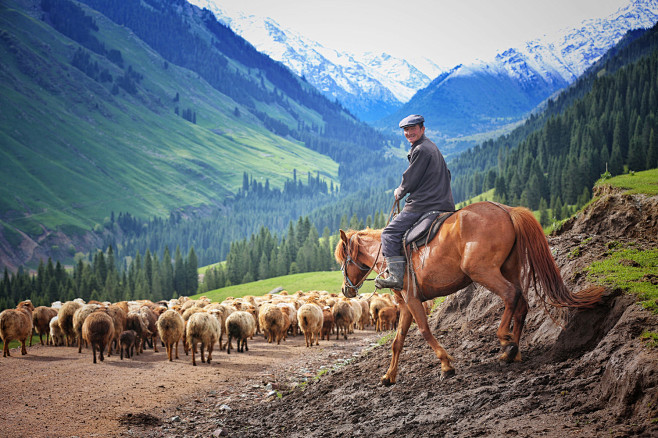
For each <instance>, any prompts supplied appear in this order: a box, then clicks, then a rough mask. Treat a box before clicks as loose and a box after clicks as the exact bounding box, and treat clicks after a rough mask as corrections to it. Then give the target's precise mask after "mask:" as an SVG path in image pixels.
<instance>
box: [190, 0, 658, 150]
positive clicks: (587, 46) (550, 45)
mask: <svg viewBox="0 0 658 438" xmlns="http://www.w3.org/2000/svg"><path fill="white" fill-rule="evenodd" d="M190 2H191V3H194V4H196V5H198V6H200V7H205V8H207V9H209V10H210V11H212V12H213V13H214V14H215V15H216V17H217V18H218V19H219V20H220V21H222V22H224V23H225V24H226V25H228V26H229V27H230V28H231V29H232V30H233V31H234V32H235V33H237V34H238V35H240V36H242V37H243V38H244V39H245V40H247V41H249V42H250V43H251V44H252V45H254V47H256V49H257V50H259V51H260V52H262V53H265V54H267V55H268V56H270V57H271V58H273V59H275V60H277V61H280V62H282V63H283V64H284V65H286V66H287V67H288V68H290V69H291V70H292V71H294V72H295V73H297V74H298V75H300V76H303V77H304V78H306V80H307V81H308V82H309V83H311V84H312V85H314V86H315V87H316V88H317V89H318V90H320V91H321V92H322V93H323V94H325V95H326V96H327V97H329V98H331V99H332V100H333V99H336V100H338V101H339V102H341V103H342V104H343V106H344V107H346V108H347V109H349V110H350V111H351V112H352V113H353V114H355V115H356V116H358V117H359V118H361V119H362V120H365V121H368V122H371V123H373V124H375V125H378V126H382V127H384V126H395V125H396V123H395V121H396V120H399V118H400V117H402V116H404V115H406V114H409V113H410V112H421V113H423V114H426V115H429V116H430V118H435V123H434V127H435V128H436V129H437V130H439V131H441V132H442V133H443V134H445V135H446V136H448V137H453V136H461V135H467V134H471V133H475V132H484V131H488V130H492V129H495V128H497V127H500V126H501V125H505V124H507V123H510V122H515V121H518V120H521V119H522V118H523V117H524V116H525V115H526V114H527V113H528V112H529V111H531V110H532V109H534V108H535V107H536V106H537V105H538V104H539V103H540V102H542V101H543V100H545V99H546V98H547V97H549V96H550V95H552V94H553V93H555V92H556V91H558V90H560V89H562V88H564V87H565V86H567V85H569V84H570V83H572V82H573V81H574V80H575V79H576V78H577V77H578V76H580V75H581V74H582V73H583V72H584V71H585V70H586V69H587V68H588V67H589V66H591V65H592V64H593V63H594V62H595V61H596V60H597V59H599V58H600V57H601V56H602V55H603V54H604V53H605V52H606V51H607V50H609V49H610V48H611V47H612V46H613V45H614V44H616V43H617V42H618V41H619V39H620V38H621V37H622V36H623V35H624V34H625V33H626V32H627V31H629V30H632V29H637V28H648V27H651V26H653V25H654V24H655V23H656V21H658V0H634V1H633V2H631V3H629V4H628V5H627V6H626V7H624V8H621V9H619V10H618V11H617V12H616V13H614V14H611V15H610V16H609V17H606V18H601V19H591V20H587V21H585V22H583V23H582V25H581V26H580V27H577V28H574V29H564V30H562V31H560V32H558V33H557V34H555V35H545V36H543V37H541V38H537V39H534V40H532V41H529V42H526V43H522V44H520V45H518V46H516V47H512V48H509V49H507V50H504V51H501V52H499V53H497V54H493V53H492V56H491V58H489V59H485V60H478V61H476V62H473V63H469V64H468V65H459V66H456V67H455V66H441V65H440V63H439V62H435V61H432V60H429V59H422V60H411V59H406V60H405V59H400V58H395V57H393V56H390V55H387V54H385V53H365V54H352V53H347V52H343V51H338V50H335V49H333V48H329V47H324V46H322V45H321V44H319V43H317V42H315V41H312V40H310V39H308V38H305V37H304V36H302V35H300V34H298V33H296V32H294V31H292V30H290V29H285V28H283V27H282V26H280V25H279V24H278V23H276V22H275V21H274V20H272V19H270V18H266V17H257V16H254V15H245V14H240V13H235V12H233V13H231V15H229V14H228V13H227V12H225V11H223V10H222V9H221V7H218V6H217V5H216V4H215V2H214V1H213V0H190ZM564 13H565V14H566V13H569V12H568V11H565V12H564ZM432 116H434V117H432Z"/></svg>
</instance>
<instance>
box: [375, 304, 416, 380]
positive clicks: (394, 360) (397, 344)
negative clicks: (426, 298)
mask: <svg viewBox="0 0 658 438" xmlns="http://www.w3.org/2000/svg"><path fill="white" fill-rule="evenodd" d="M411 321H412V317H411V312H410V311H409V309H408V308H407V305H406V304H404V303H401V304H400V321H399V323H398V330H397V332H396V333H395V339H394V340H393V345H392V346H391V352H392V355H391V364H390V365H389V367H388V371H386V374H384V377H382V378H381V382H382V383H383V384H384V385H385V386H391V385H393V384H394V383H395V378H396V377H397V375H398V362H399V361H400V352H402V347H403V346H404V339H405V338H406V336H407V332H408V331H409V327H410V326H411Z"/></svg>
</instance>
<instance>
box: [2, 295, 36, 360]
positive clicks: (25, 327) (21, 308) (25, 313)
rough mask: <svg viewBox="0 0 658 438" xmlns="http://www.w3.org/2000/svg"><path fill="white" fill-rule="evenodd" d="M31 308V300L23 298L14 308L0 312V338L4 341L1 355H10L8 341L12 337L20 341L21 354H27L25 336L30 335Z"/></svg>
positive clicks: (32, 306)
mask: <svg viewBox="0 0 658 438" xmlns="http://www.w3.org/2000/svg"><path fill="white" fill-rule="evenodd" d="M33 310H34V305H32V301H30V300H25V301H21V302H20V303H18V306H16V308H15V309H7V310H3V311H2V313H0V338H1V339H2V342H3V343H4V345H3V348H2V357H7V356H11V355H10V354H9V343H10V342H11V341H13V340H14V339H17V340H19V341H20V342H21V354H22V355H25V354H27V347H26V346H25V343H26V342H27V338H28V337H29V336H30V335H32V311H33Z"/></svg>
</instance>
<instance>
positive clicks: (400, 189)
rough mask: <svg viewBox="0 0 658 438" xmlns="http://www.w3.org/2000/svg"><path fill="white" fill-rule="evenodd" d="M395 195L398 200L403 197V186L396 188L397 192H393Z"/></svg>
mask: <svg viewBox="0 0 658 438" xmlns="http://www.w3.org/2000/svg"><path fill="white" fill-rule="evenodd" d="M393 195H394V196H395V200H396V201H399V200H400V199H402V196H403V195H402V187H398V188H397V189H395V192H393Z"/></svg>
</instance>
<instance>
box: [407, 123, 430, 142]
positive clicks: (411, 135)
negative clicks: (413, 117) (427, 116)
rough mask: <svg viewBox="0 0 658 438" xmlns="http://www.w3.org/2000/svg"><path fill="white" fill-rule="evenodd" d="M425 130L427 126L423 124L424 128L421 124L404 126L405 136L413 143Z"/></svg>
mask: <svg viewBox="0 0 658 438" xmlns="http://www.w3.org/2000/svg"><path fill="white" fill-rule="evenodd" d="M424 132H425V126H423V127H422V128H421V127H420V125H411V126H405V127H404V136H405V137H406V138H407V140H408V141H409V143H411V144H414V143H415V142H417V141H418V139H419V138H420V137H422V135H423V133H424Z"/></svg>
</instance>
